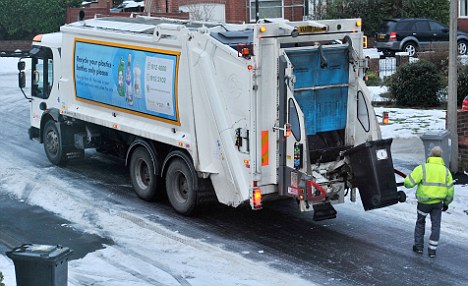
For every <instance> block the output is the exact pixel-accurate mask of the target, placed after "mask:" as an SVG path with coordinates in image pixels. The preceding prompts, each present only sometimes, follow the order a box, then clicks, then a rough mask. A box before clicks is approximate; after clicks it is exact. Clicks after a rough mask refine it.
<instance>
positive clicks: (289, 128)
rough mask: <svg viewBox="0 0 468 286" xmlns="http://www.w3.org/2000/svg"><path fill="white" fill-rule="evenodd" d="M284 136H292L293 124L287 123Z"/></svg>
mask: <svg viewBox="0 0 468 286" xmlns="http://www.w3.org/2000/svg"><path fill="white" fill-rule="evenodd" d="M284 136H285V137H289V136H291V124H290V123H286V124H285V125H284Z"/></svg>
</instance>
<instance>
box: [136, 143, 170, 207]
mask: <svg viewBox="0 0 468 286" xmlns="http://www.w3.org/2000/svg"><path fill="white" fill-rule="evenodd" d="M154 163H156V164H157V163H158V162H154ZM130 178H131V180H132V185H133V189H134V190H135V192H136V193H137V195H138V197H140V198H141V199H143V200H145V201H152V200H154V199H157V198H159V197H162V193H163V190H162V188H158V186H159V185H160V184H158V182H159V181H160V180H159V177H158V176H157V175H156V174H155V172H154V164H153V160H152V159H151V156H150V154H149V152H148V150H146V148H144V147H138V148H136V149H135V151H133V154H132V158H131V160H130Z"/></svg>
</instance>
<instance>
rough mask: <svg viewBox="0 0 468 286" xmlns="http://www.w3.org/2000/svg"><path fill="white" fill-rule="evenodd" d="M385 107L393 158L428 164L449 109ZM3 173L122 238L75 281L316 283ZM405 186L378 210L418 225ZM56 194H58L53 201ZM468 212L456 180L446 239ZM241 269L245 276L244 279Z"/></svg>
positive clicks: (79, 266)
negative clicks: (426, 140) (428, 147)
mask: <svg viewBox="0 0 468 286" xmlns="http://www.w3.org/2000/svg"><path fill="white" fill-rule="evenodd" d="M16 62H17V59H5V58H0V76H4V75H7V74H10V75H11V74H14V73H16ZM16 85H17V83H16V82H11V86H12V88H14V87H16ZM380 90H381V89H378V90H374V91H373V92H376V93H377V92H379V91H380ZM3 96H9V95H6V94H3ZM13 96H18V94H15V95H13ZM383 111H388V112H389V114H390V122H391V123H390V124H389V125H385V126H382V134H383V137H384V138H390V137H392V138H394V143H393V146H392V156H393V158H394V159H396V160H405V161H410V162H411V163H413V164H415V165H416V164H419V163H422V162H423V160H424V154H423V149H422V143H421V141H420V139H419V136H420V135H422V134H423V133H424V132H426V131H427V130H434V129H444V128H445V111H443V110H416V109H400V108H385V107H378V108H375V112H376V114H378V115H380V114H382V112H383ZM10 168H14V169H15V172H7V171H8V170H9V169H10ZM0 171H1V173H2V174H6V175H5V176H3V177H2V178H0V179H1V182H2V184H3V186H4V187H3V190H2V191H3V192H8V193H10V194H11V195H13V196H16V197H18V198H23V197H24V195H25V194H24V192H25V190H26V189H28V188H26V187H25V186H26V185H28V184H31V185H33V186H35V188H34V192H32V193H31V194H29V197H28V200H27V203H29V204H33V205H38V206H41V207H43V208H45V209H47V210H49V211H52V212H55V213H59V214H60V215H61V216H63V217H64V218H65V219H67V220H69V221H71V222H73V224H74V225H73V227H76V228H78V229H81V230H90V229H92V230H94V231H93V232H95V231H98V230H96V229H103V230H105V233H98V234H100V235H103V234H105V235H108V236H111V237H112V239H114V240H115V245H113V246H109V247H107V248H106V249H104V250H100V251H96V252H94V253H90V254H88V255H87V256H86V257H85V258H83V259H81V260H74V261H71V262H70V263H69V275H68V277H69V285H80V284H79V282H78V281H81V282H82V281H85V280H86V279H87V280H89V281H93V282H95V284H93V285H126V286H127V285H154V283H155V282H154V281H147V284H142V283H141V280H139V279H137V276H135V275H134V274H135V273H141V272H145V273H154V275H153V278H154V280H155V281H157V282H158V283H163V284H164V285H181V284H182V283H180V281H184V280H185V281H189V283H190V285H283V284H288V285H311V283H310V282H309V281H304V280H302V279H300V278H297V276H294V275H293V273H291V274H287V273H279V271H278V270H277V269H273V268H272V267H270V266H269V265H267V264H266V263H259V262H253V261H251V260H248V259H246V258H244V257H242V255H240V254H235V253H230V252H227V251H224V250H222V249H220V248H218V247H216V246H212V245H208V244H206V243H204V242H202V241H199V240H196V239H191V238H187V237H184V236H182V235H179V234H177V233H174V232H172V231H168V230H167V229H165V228H164V227H162V226H160V225H158V224H157V223H153V222H149V221H147V220H144V219H142V218H141V217H139V216H137V215H135V214H133V213H129V212H127V211H125V210H124V209H120V208H119V207H118V206H115V205H112V206H111V205H105V204H104V205H103V204H102V202H96V201H92V200H91V199H90V198H92V197H93V196H92V195H91V194H90V192H91V190H70V186H69V185H68V183H67V182H65V181H60V180H59V179H57V178H55V177H52V176H44V179H43V180H45V181H43V182H42V183H41V184H37V183H36V182H35V181H34V178H35V177H36V175H37V174H36V173H35V172H37V169H34V170H33V169H28V168H26V167H25V168H18V166H16V165H14V162H0ZM409 171H410V170H409ZM44 174H47V170H44ZM50 186H54V188H51V187H50ZM54 189H56V191H54ZM51 190H52V191H51ZM59 190H69V191H67V192H60V191H59ZM405 191H406V192H407V194H408V200H407V201H406V202H405V203H401V204H398V205H394V206H391V207H388V208H383V209H378V210H373V211H372V213H373V214H374V215H377V216H379V217H382V218H388V219H392V220H398V221H401V222H407V223H408V224H414V218H415V209H416V204H417V202H416V199H415V190H414V189H412V190H405ZM52 197H53V198H56V199H54V200H51V199H50V198H52ZM346 207H349V208H359V211H362V206H361V205H360V203H359V202H358V203H347V206H346ZM467 210H468V185H456V186H455V199H454V202H453V203H452V204H451V205H450V208H449V210H448V211H447V212H446V213H444V215H443V223H442V237H443V239H449V237H452V238H457V239H459V240H461V241H467V240H468V234H467V233H466V232H465V230H466V228H467V226H468V215H467V214H466V213H465V211H467ZM85 212H89V213H90V214H92V215H93V219H92V220H90V219H89V218H88V217H86V216H83V213H85ZM96 224H97V225H98V226H99V227H96ZM122 225H125V227H122ZM116 257H117V258H118V259H117V260H118V261H121V263H115V262H114V263H110V261H116ZM154 257H158V258H157V259H154ZM136 258H138V259H136ZM0 270H1V271H2V272H3V274H4V276H5V283H6V285H7V286H10V285H15V282H14V281H15V278H14V266H13V263H12V261H11V260H10V259H9V258H7V257H6V256H4V255H0ZM239 273H243V275H242V279H241V280H239ZM89 285H90V284H89ZM182 285H183V284H182Z"/></svg>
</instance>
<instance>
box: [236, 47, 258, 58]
mask: <svg viewBox="0 0 468 286" xmlns="http://www.w3.org/2000/svg"><path fill="white" fill-rule="evenodd" d="M237 56H238V57H243V58H244V59H250V58H251V57H252V56H254V53H253V44H252V43H246V44H237Z"/></svg>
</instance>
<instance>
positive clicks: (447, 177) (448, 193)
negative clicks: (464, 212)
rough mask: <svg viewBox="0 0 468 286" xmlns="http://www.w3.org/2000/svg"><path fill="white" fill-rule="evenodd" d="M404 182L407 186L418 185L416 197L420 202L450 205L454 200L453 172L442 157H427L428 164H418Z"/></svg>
mask: <svg viewBox="0 0 468 286" xmlns="http://www.w3.org/2000/svg"><path fill="white" fill-rule="evenodd" d="M404 184H405V187H407V188H413V187H414V186H416V185H418V189H417V191H416V198H417V199H418V202H420V203H423V204H437V203H439V202H443V203H444V204H446V205H449V204H450V203H451V202H452V201H453V191H454V188H453V180H452V174H451V173H450V171H449V169H447V168H446V167H445V164H444V159H442V158H440V157H429V158H427V163H426V164H423V165H419V166H417V167H416V168H415V169H414V170H413V172H411V174H409V175H408V176H406V178H405V182H404Z"/></svg>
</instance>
